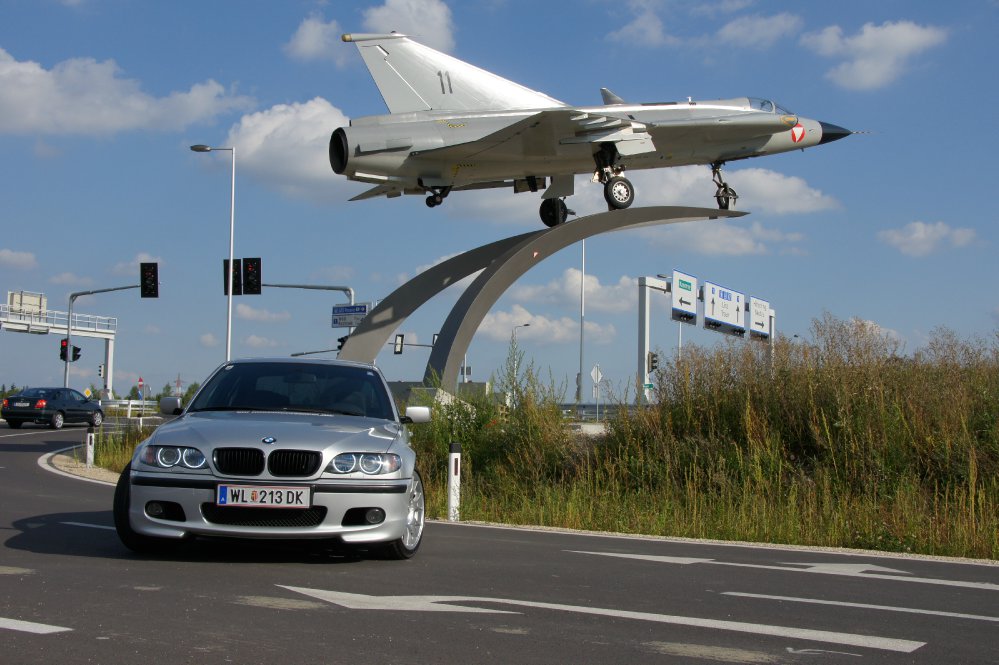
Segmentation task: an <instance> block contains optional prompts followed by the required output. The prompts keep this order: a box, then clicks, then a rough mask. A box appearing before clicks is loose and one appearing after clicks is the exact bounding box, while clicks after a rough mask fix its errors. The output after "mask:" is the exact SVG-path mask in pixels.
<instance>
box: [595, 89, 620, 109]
mask: <svg viewBox="0 0 999 665" xmlns="http://www.w3.org/2000/svg"><path fill="white" fill-rule="evenodd" d="M600 96H601V97H602V98H603V100H604V104H605V105H607V106H614V105H617V104H624V103H625V102H624V100H623V99H621V98H620V97H618V96H617V95H615V94H614V93H613V92H611V91H610V90H608V89H607V88H600Z"/></svg>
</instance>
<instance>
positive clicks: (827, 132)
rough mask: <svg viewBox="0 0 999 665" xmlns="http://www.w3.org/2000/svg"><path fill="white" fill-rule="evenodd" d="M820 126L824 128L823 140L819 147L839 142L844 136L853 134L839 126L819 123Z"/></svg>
mask: <svg viewBox="0 0 999 665" xmlns="http://www.w3.org/2000/svg"><path fill="white" fill-rule="evenodd" d="M819 125H820V126H821V127H822V140H821V141H819V145H822V144H823V143H832V142H833V141H839V140H840V139H841V138H843V137H844V136H849V135H850V134H853V132H851V131H850V130H849V129H843V128H842V127H840V126H839V125H833V124H831V123H828V122H819Z"/></svg>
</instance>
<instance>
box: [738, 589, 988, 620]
mask: <svg viewBox="0 0 999 665" xmlns="http://www.w3.org/2000/svg"><path fill="white" fill-rule="evenodd" d="M722 595H723V596H739V597H740V598H761V599H763V600H786V601H788V602H791V603H812V604H814V605H836V606H838V607H857V608H860V609H864V610H885V611H887V612H902V613H905V614H929V615H932V616H938V617H949V618H954V619H973V620H975V621H994V622H996V623H999V617H990V616H984V615H982V614H962V613H960V612H944V611H941V610H920V609H916V608H912V607H895V606H893V605H869V604H867V603H848V602H844V601H838V600H820V599H818V598H795V597H794V596H768V595H766V594H761V593H741V592H738V591H723V592H722Z"/></svg>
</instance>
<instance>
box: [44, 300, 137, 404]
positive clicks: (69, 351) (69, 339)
mask: <svg viewBox="0 0 999 665" xmlns="http://www.w3.org/2000/svg"><path fill="white" fill-rule="evenodd" d="M140 286H141V284H135V285H134V286H116V287H114V288H111V289H94V290H93V291H76V292H75V293H70V294H69V307H68V308H67V309H68V312H67V316H66V359H65V360H64V361H63V372H62V387H63V388H69V363H71V362H72V361H73V360H75V358H73V302H74V301H75V300H76V299H77V298H79V297H80V296H92V295H94V294H95V293H109V292H111V291H124V290H126V289H137V288H139V287H140ZM71 358H72V359H73V360H71Z"/></svg>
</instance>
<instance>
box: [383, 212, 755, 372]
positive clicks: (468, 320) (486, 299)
mask: <svg viewBox="0 0 999 665" xmlns="http://www.w3.org/2000/svg"><path fill="white" fill-rule="evenodd" d="M746 214H748V213H746V212H741V211H734V210H717V209H714V208H689V207H677V206H658V207H649V208H627V209H625V210H613V211H610V212H603V213H598V214H595V215H587V216H586V217H580V218H579V219H576V220H574V221H572V222H569V223H566V224H559V225H558V226H556V227H554V228H551V229H548V230H545V231H539V232H537V233H529V234H525V235H523V236H518V237H517V239H519V241H518V242H516V243H512V244H511V246H509V248H508V249H506V251H505V252H504V253H503V254H502V255H499V256H496V255H494V257H495V258H494V260H493V261H492V262H491V263H489V265H488V267H486V269H485V270H484V271H483V272H482V274H480V275H479V276H478V277H477V278H476V279H475V281H474V282H472V284H471V286H469V287H468V288H467V289H466V290H465V292H464V293H463V294H462V296H461V298H460V299H459V300H458V302H457V303H456V304H455V306H454V308H453V309H452V310H451V313H450V314H449V315H448V317H447V320H446V321H445V322H444V326H443V327H442V328H441V331H440V334H439V335H438V337H437V343H436V344H435V345H434V348H433V350H432V351H431V353H430V361H429V362H428V363H427V369H426V373H425V374H424V382H425V383H427V384H430V383H432V382H433V381H434V380H435V379H436V378H437V377H439V378H440V382H441V383H440V385H441V386H445V387H447V386H455V385H457V381H458V368H459V367H460V366H461V362H462V359H463V357H464V354H465V351H466V350H467V349H468V346H469V344H471V342H472V337H473V336H474V335H475V331H476V330H478V328H479V324H481V323H482V319H484V318H485V316H486V314H487V313H488V312H489V310H490V309H492V306H493V305H494V304H496V301H497V300H499V299H500V297H501V296H502V295H503V294H504V293H505V292H506V290H507V289H508V288H510V286H511V285H512V284H513V283H514V282H515V281H517V279H519V278H520V276H521V275H523V274H524V273H525V272H527V271H528V270H530V269H531V268H533V267H534V266H536V265H537V264H538V263H540V262H541V261H543V260H545V259H546V258H548V257H549V256H552V255H553V254H555V253H556V252H558V251H559V250H562V249H565V248H566V247H568V246H569V245H572V244H573V243H576V242H579V241H580V240H585V239H586V238H589V237H591V236H595V235H599V234H601V233H606V232H608V231H618V230H622V229H633V228H638V227H641V226H656V225H659V224H672V223H676V222H692V221H697V220H706V219H718V218H721V217H726V218H731V217H742V216H743V215H746ZM510 240H514V238H511V239H510ZM492 246H496V249H500V247H499V243H493V245H488V246H487V247H492ZM479 249H480V250H481V249H483V248H479ZM472 251H478V250H472ZM456 258H458V257H456ZM442 265H443V264H442ZM467 274H470V273H466V274H465V275H462V277H464V276H466V275H467ZM393 295H394V294H393ZM423 302H425V300H424V301H423ZM420 304H422V302H421V303H420ZM414 309H415V308H414ZM387 339H388V338H387V336H386V340H387ZM383 343H384V341H383Z"/></svg>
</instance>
